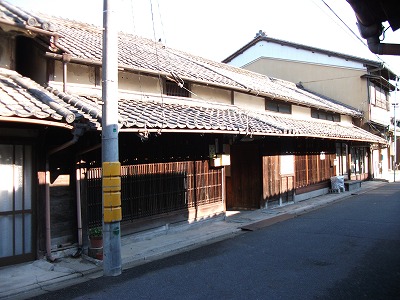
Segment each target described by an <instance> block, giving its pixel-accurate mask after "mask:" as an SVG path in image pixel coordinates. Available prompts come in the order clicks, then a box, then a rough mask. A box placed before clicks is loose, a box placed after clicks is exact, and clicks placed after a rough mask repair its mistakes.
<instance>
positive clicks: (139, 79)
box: [118, 72, 162, 94]
mask: <svg viewBox="0 0 400 300" xmlns="http://www.w3.org/2000/svg"><path fill="white" fill-rule="evenodd" d="M118 75H119V76H118V88H119V89H122V90H130V91H137V92H142V93H155V94H156V93H158V94H160V93H161V92H162V91H161V87H162V83H160V81H159V79H158V78H157V77H152V76H145V75H138V74H133V73H128V72H119V74H118Z"/></svg>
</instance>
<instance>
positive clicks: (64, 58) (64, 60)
mask: <svg viewBox="0 0 400 300" xmlns="http://www.w3.org/2000/svg"><path fill="white" fill-rule="evenodd" d="M71 57H72V55H71V54H69V53H63V55H62V64H63V92H64V93H65V92H66V91H67V64H68V63H69V62H70V61H71Z"/></svg>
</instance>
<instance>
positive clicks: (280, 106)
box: [265, 99, 292, 114]
mask: <svg viewBox="0 0 400 300" xmlns="http://www.w3.org/2000/svg"><path fill="white" fill-rule="evenodd" d="M265 110H269V111H275V112H279V113H282V114H291V113H292V105H291V104H290V103H286V102H282V101H276V100H270V99H266V100H265Z"/></svg>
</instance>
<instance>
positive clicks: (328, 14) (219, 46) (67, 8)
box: [8, 0, 400, 75]
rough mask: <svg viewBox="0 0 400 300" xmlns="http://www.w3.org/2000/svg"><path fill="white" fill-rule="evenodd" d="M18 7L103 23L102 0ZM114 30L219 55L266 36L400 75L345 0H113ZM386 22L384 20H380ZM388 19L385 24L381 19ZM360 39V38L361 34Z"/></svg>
mask: <svg viewBox="0 0 400 300" xmlns="http://www.w3.org/2000/svg"><path fill="white" fill-rule="evenodd" d="M8 1H9V2H10V3H12V4H14V5H16V6H19V7H21V8H24V9H27V10H31V11H39V12H43V13H46V14H50V15H53V16H60V17H63V18H68V19H72V20H77V21H83V22H86V23H91V24H95V25H99V26H101V25H102V18H103V1H102V0H68V1H65V0H63V1H61V0H35V1H33V0H8ZM112 1H116V2H118V5H117V7H116V9H117V14H118V20H119V24H118V27H119V30H121V31H125V32H130V33H134V34H136V35H139V36H142V37H147V38H150V39H153V40H159V39H161V41H162V42H163V43H164V44H166V45H167V46H169V47H172V48H175V49H179V50H183V51H187V52H189V53H191V54H195V55H199V56H202V57H204V58H208V59H212V60H215V61H222V60H223V59H224V58H226V57H228V56H229V55H231V54H233V53H234V52H235V51H236V50H238V49H239V48H241V47H242V46H244V45H245V44H247V43H248V42H250V41H251V40H252V39H253V38H254V37H255V35H256V33H257V32H258V31H259V30H262V31H264V32H265V33H266V35H267V36H269V37H272V38H276V39H281V40H286V41H290V42H295V43H300V44H304V45H309V46H314V47H318V48H322V49H327V50H332V51H336V52H340V53H345V54H350V55H354V56H359V57H362V58H367V59H372V60H377V61H381V60H383V61H384V62H385V63H386V64H387V66H388V67H389V68H390V69H391V70H392V71H394V72H395V73H396V74H398V75H400V56H381V57H377V56H376V55H375V54H373V53H371V52H370V51H369V50H368V48H367V46H365V45H364V44H363V43H362V42H361V41H360V40H359V39H358V38H357V37H356V36H355V35H354V34H353V33H352V32H351V30H352V31H353V32H354V33H355V34H356V35H357V36H358V37H359V32H358V29H357V26H356V18H355V15H354V11H353V10H352V9H351V7H350V5H349V4H348V3H347V2H346V0H325V3H327V4H328V5H329V7H330V8H331V9H332V10H333V11H334V12H335V13H336V14H337V15H338V16H339V18H340V19H341V20H343V21H344V22H345V24H346V25H347V26H348V27H350V29H351V30H350V29H348V28H347V27H346V25H344V24H343V23H342V22H341V20H340V19H339V18H338V17H336V16H335V15H334V13H332V11H331V10H330V9H329V8H328V6H327V5H326V4H325V3H324V2H323V1H322V0H247V1H232V0H201V1H188V0H112ZM384 25H385V24H384ZM386 25H387V24H386ZM360 39H361V40H362V41H364V43H365V40H363V39H362V38H360ZM384 42H386V43H389V42H390V43H400V29H399V30H397V31H396V32H393V31H392V30H391V28H389V29H388V30H387V31H386V37H385V40H384Z"/></svg>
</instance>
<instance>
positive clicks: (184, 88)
mask: <svg viewBox="0 0 400 300" xmlns="http://www.w3.org/2000/svg"><path fill="white" fill-rule="evenodd" d="M164 93H165V94H167V95H168V96H178V97H190V93H189V84H188V83H186V82H185V83H183V84H182V85H178V83H176V82H175V81H172V80H168V79H167V80H165V84H164Z"/></svg>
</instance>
